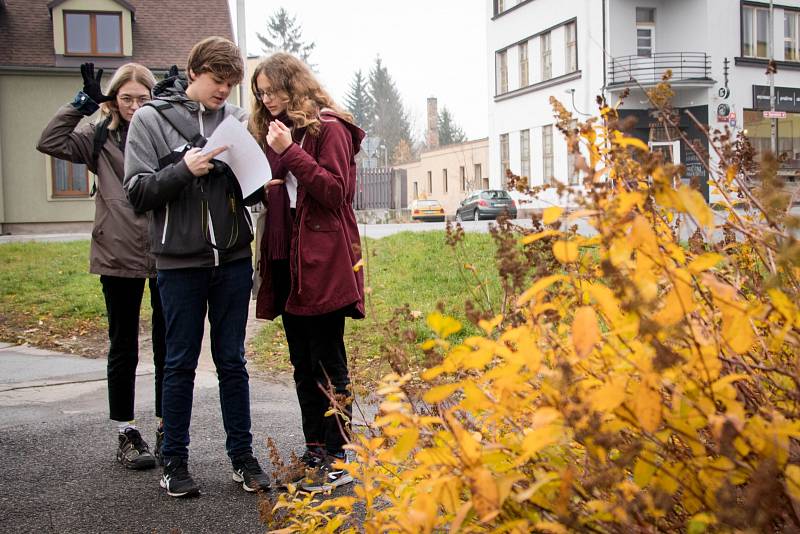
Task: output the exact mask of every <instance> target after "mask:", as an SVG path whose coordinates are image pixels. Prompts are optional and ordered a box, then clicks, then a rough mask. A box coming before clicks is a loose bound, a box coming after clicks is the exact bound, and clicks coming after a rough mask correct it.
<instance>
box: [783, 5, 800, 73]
mask: <svg viewBox="0 0 800 534" xmlns="http://www.w3.org/2000/svg"><path fill="white" fill-rule="evenodd" d="M790 17H791V19H793V20H794V40H791V38H790V37H788V36H787V35H786V30H787V29H788V28H787V22H788V20H790ZM789 43H791V47H790V48H791V52H793V56H794V57H793V58H789V57H788V56H787V55H786V51H787V46H786V45H787V44H789ZM783 60H784V61H791V62H794V63H800V11H798V10H794V9H787V8H784V9H783Z"/></svg>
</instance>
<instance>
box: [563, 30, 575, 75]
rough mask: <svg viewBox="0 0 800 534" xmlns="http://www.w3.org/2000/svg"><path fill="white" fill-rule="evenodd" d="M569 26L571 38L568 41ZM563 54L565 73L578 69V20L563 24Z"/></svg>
mask: <svg viewBox="0 0 800 534" xmlns="http://www.w3.org/2000/svg"><path fill="white" fill-rule="evenodd" d="M570 28H572V38H573V40H572V41H570V40H569V38H570V34H569V33H570ZM564 54H565V61H564V66H565V69H564V70H565V71H566V72H565V74H569V73H572V72H576V71H577V70H578V21H577V20H572V21H570V22H567V23H566V24H564Z"/></svg>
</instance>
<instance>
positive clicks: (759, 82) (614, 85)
mask: <svg viewBox="0 0 800 534" xmlns="http://www.w3.org/2000/svg"><path fill="white" fill-rule="evenodd" d="M485 5H486V15H487V20H488V31H487V37H488V39H487V42H488V47H489V50H488V53H489V55H490V61H489V65H490V73H489V75H490V77H491V80H492V83H490V93H491V94H490V95H489V165H490V172H489V176H490V177H492V180H493V183H492V184H491V186H492V187H503V186H504V183H503V182H502V181H501V180H502V179H503V178H501V177H503V176H504V175H505V172H504V169H506V168H508V169H510V170H511V171H512V172H514V173H515V174H520V175H523V176H528V177H529V182H530V183H531V185H541V184H543V183H547V182H548V181H552V180H557V181H559V182H562V183H572V184H577V183H578V182H579V177H578V176H576V175H575V174H574V172H572V168H573V166H572V164H571V161H568V157H567V148H566V144H565V143H564V141H563V138H562V137H561V134H560V132H559V131H558V130H557V129H556V128H555V126H554V123H555V119H554V117H553V113H552V107H551V105H550V103H549V98H550V97H551V96H555V97H556V98H557V99H559V100H560V101H561V102H562V103H563V104H564V105H565V106H566V107H567V109H569V110H570V111H572V112H573V114H574V115H575V116H576V117H578V118H581V117H582V116H583V115H582V114H583V113H588V114H593V115H596V114H597V104H596V96H597V95H601V94H602V95H605V96H606V98H607V99H608V101H609V102H610V103H612V104H613V103H615V102H616V101H617V100H618V98H619V97H620V95H621V94H622V93H623V91H625V90H630V95H629V96H628V97H627V98H626V99H625V103H624V104H623V106H622V107H621V108H620V109H621V110H622V114H623V115H632V116H634V117H636V118H637V125H636V128H634V130H633V131H631V132H630V133H631V134H632V135H635V136H637V137H639V138H640V139H642V140H643V141H645V142H647V143H649V144H650V145H651V146H653V147H654V148H656V149H658V150H662V151H664V152H665V155H666V156H667V157H670V158H672V159H673V160H674V161H676V162H680V163H683V164H684V165H685V166H686V169H687V171H686V176H685V177H684V178H685V179H686V181H687V182H691V183H693V184H695V185H696V186H697V187H699V188H700V189H701V190H702V191H703V192H704V193H706V194H707V191H708V185H707V180H706V178H707V177H706V170H705V168H704V165H703V162H702V161H701V160H699V159H698V158H697V156H696V155H695V154H694V152H693V151H692V150H691V149H690V148H688V147H687V146H684V143H681V142H680V141H670V140H669V139H670V138H672V139H674V135H673V134H674V132H665V131H664V130H663V129H662V128H660V127H657V123H656V121H655V120H654V119H653V118H652V115H651V113H650V111H649V109H648V108H649V102H648V100H647V98H646V96H645V95H644V92H643V91H642V90H641V89H640V88H639V86H640V85H641V86H643V87H644V88H646V89H647V88H651V87H653V86H654V85H655V84H656V83H658V82H659V81H660V80H661V76H662V74H663V73H664V71H666V70H667V69H671V70H672V82H671V83H672V88H673V90H674V91H675V98H674V100H673V104H674V105H675V107H676V108H678V109H679V110H681V115H680V116H681V120H680V126H681V129H683V131H684V132H685V133H686V134H687V136H688V137H689V138H690V139H692V140H695V139H696V140H698V141H699V142H700V143H701V144H702V145H703V146H704V147H707V146H708V143H707V141H706V139H705V136H704V135H703V134H702V132H701V131H700V130H699V129H698V128H696V127H695V126H694V125H693V124H692V122H691V120H690V118H689V116H688V114H686V113H685V112H684V111H690V112H691V113H692V114H693V115H694V116H695V117H696V118H697V119H698V120H699V121H700V122H701V123H703V124H708V125H709V126H711V128H712V129H714V128H722V127H723V126H724V125H726V124H730V125H731V126H732V127H735V128H736V129H738V130H744V131H745V133H746V134H747V135H748V136H749V137H750V139H751V141H752V142H753V144H754V145H755V146H756V147H757V148H759V149H768V148H769V146H770V120H769V119H765V118H764V117H763V110H766V109H769V89H768V83H769V82H768V78H767V76H766V74H765V71H766V68H767V62H768V58H769V41H770V40H772V42H774V43H775V47H774V58H775V60H776V63H777V66H778V73H777V74H776V75H775V86H776V87H777V89H776V100H777V103H776V109H778V110H781V111H785V112H786V118H781V119H777V125H778V150H779V152H780V153H781V154H782V155H783V157H784V162H783V164H782V166H783V169H782V173H783V174H786V175H787V176H790V175H791V176H793V175H794V173H795V171H800V0H781V1H780V4H779V5H776V6H775V7H774V19H773V23H772V25H771V26H770V24H769V2H768V1H764V0H758V1H751V0H519V1H516V0H486V4H485ZM604 50H605V52H604ZM712 164H713V160H712ZM561 202H563V201H561V200H559V199H558V198H556V195H555V191H548V192H547V193H546V194H543V195H542V196H541V197H540V198H539V199H538V201H537V203H536V204H538V205H547V204H551V203H561Z"/></svg>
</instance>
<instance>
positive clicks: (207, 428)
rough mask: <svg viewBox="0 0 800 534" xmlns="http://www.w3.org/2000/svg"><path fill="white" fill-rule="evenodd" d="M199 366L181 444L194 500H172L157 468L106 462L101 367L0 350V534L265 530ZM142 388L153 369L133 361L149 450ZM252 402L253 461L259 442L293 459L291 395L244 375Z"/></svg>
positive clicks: (296, 435) (110, 447)
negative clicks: (196, 487) (186, 451)
mask: <svg viewBox="0 0 800 534" xmlns="http://www.w3.org/2000/svg"><path fill="white" fill-rule="evenodd" d="M208 359H209V357H208V356H207V354H205V355H204V356H203V358H202V360H201V361H202V363H201V366H200V367H201V368H200V370H199V371H198V378H197V381H196V386H195V400H194V412H193V414H192V443H191V446H190V455H191V458H190V467H191V470H192V473H193V475H194V476H195V478H196V480H197V482H198V483H199V484H200V485H201V491H202V495H201V497H200V498H198V499H190V500H179V499H173V498H170V497H168V496H167V495H166V494H165V493H164V491H163V490H162V489H161V488H160V487H159V486H158V480H159V470H158V469H153V470H150V471H144V472H136V471H128V470H126V469H124V468H123V467H121V466H120V465H119V464H118V463H117V462H116V460H115V457H114V454H115V447H116V437H115V435H114V432H113V428H112V426H111V423H110V421H109V420H108V418H107V403H106V383H105V363H106V362H105V360H104V359H97V360H92V359H87V358H81V357H78V356H70V355H64V354H58V353H53V352H49V351H42V350H37V349H32V348H28V347H14V346H9V345H0V465H2V466H3V468H2V469H0V488H2V491H0V532H3V533H17V532H31V533H34V532H35V533H50V532H58V533H62V532H63V533H70V534H72V533H81V534H82V533H95V532H97V533H100V532H102V533H106V532H126V533H127V532H130V533H139V532H141V533H148V534H152V533H171V532H183V533H221V532H226V533H227V532H235V533H250V532H253V533H256V532H265V531H266V528H265V527H263V526H262V525H260V523H259V520H258V509H257V506H258V502H257V499H258V498H257V497H256V496H255V495H251V494H246V493H245V492H244V491H243V490H242V489H241V486H240V485H238V484H235V483H234V482H233V481H232V480H231V472H230V463H229V461H228V459H227V456H226V455H225V443H224V432H223V428H222V422H221V417H220V413H219V394H218V390H217V381H216V376H215V374H214V373H213V372H212V371H211V370H210V365H211V364H210V362H209V361H208ZM152 384H153V376H152V364H147V363H145V362H142V363H141V364H140V366H139V373H138V378H137V390H136V391H137V398H136V411H137V424H138V426H139V427H140V429H142V431H143V434H144V436H145V438H146V439H147V440H148V441H150V443H151V444H152V443H153V441H154V437H153V431H154V429H155V424H156V422H155V418H154V415H153V411H152V406H153V396H154V394H153V386H152ZM251 398H252V415H253V434H254V439H255V443H254V445H255V449H256V454H257V455H258V456H259V457H260V458H261V459H262V460H263V462H262V464H265V463H267V462H268V460H267V457H268V455H267V449H266V445H265V444H266V439H267V437H272V438H273V439H274V440H275V442H276V443H277V445H278V447H279V450H280V451H281V453H282V454H283V455H285V457H288V455H289V451H292V450H294V451H297V452H300V451H301V449H302V444H303V439H302V433H301V431H300V426H299V416H300V415H299V409H298V408H297V401H296V397H295V393H294V389H293V388H291V387H289V386H288V385H287V384H285V383H280V382H276V381H270V380H267V379H265V378H258V377H254V378H252V379H251ZM265 467H267V466H266V465H265ZM173 529H180V530H173Z"/></svg>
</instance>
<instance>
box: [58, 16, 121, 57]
mask: <svg viewBox="0 0 800 534" xmlns="http://www.w3.org/2000/svg"><path fill="white" fill-rule="evenodd" d="M64 45H65V50H64V51H65V55H81V56H121V55H122V13H119V12H117V13H114V12H89V11H64Z"/></svg>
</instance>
